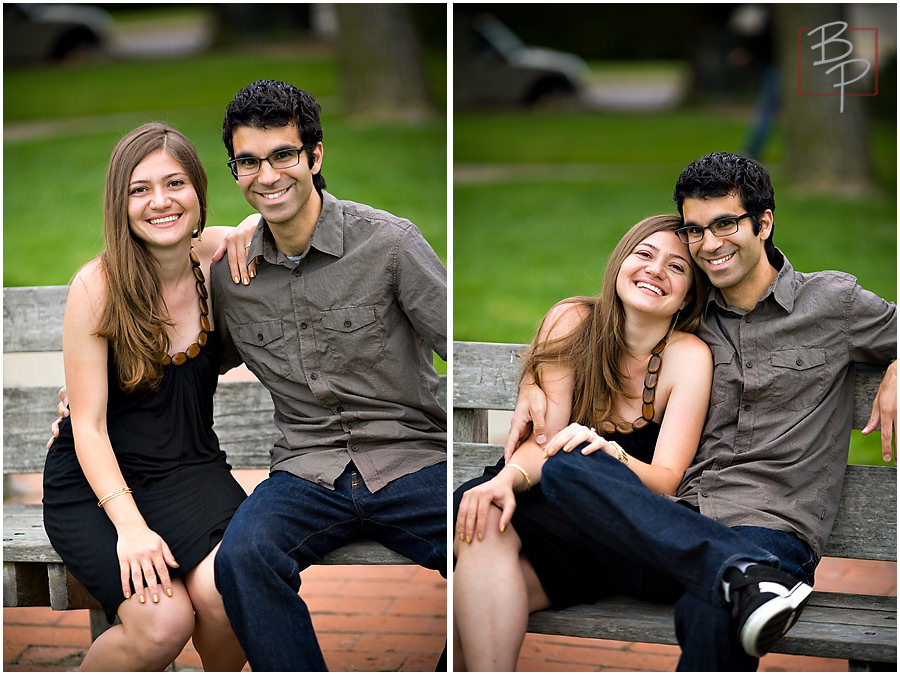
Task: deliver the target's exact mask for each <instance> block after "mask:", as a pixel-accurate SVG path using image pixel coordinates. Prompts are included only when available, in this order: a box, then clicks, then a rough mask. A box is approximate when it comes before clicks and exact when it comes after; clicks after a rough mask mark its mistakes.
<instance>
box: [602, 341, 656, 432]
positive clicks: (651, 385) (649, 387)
mask: <svg viewBox="0 0 900 675" xmlns="http://www.w3.org/2000/svg"><path fill="white" fill-rule="evenodd" d="M666 338H668V335H667V336H666V337H664V338H663V339H662V340H660V341H659V342H658V343H657V345H656V346H655V347H654V348H653V349H651V350H650V361H649V362H648V363H647V374H646V375H645V376H644V395H643V397H642V398H641V400H642V402H643V405H642V406H641V416H640V417H638V418H637V419H636V420H635V421H634V422H631V423H630V424H628V423H625V424H615V423H614V422H612V421H610V420H604V421H603V422H601V423H600V424H598V425H597V429H598V430H599V431H601V432H602V433H605V434H612V433H615V432H619V433H620V434H630V433H631V432H632V431H637V430H638V429H643V428H644V427H645V426H647V425H648V424H649V423H650V422H651V421H652V420H653V401H654V400H656V385H657V383H658V382H659V369H660V368H661V367H662V352H663V349H665V348H666Z"/></svg>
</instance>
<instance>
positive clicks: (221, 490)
mask: <svg viewBox="0 0 900 675" xmlns="http://www.w3.org/2000/svg"><path fill="white" fill-rule="evenodd" d="M206 213H207V206H206V174H205V172H204V170H203V167H202V165H201V164H200V159H199V157H198V156H197V153H196V150H195V149H194V147H193V146H192V145H191V143H190V141H188V139H187V138H185V137H184V136H183V135H182V134H181V133H179V132H178V131H176V130H175V129H172V128H171V127H167V126H165V125H163V124H159V123H150V124H145V125H143V126H141V127H139V128H137V129H135V130H134V131H132V132H130V133H129V134H127V135H126V136H125V137H124V138H123V139H122V140H121V141H120V142H119V143H118V145H117V146H116V148H115V150H114V151H113V153H112V156H111V158H110V162H109V169H108V172H107V178H106V192H105V199H104V228H105V233H106V248H105V250H104V251H103V252H102V253H101V254H100V256H99V257H97V258H96V259H94V260H92V261H91V262H89V263H88V264H87V265H85V266H84V267H83V268H82V269H81V270H80V271H79V272H78V273H77V274H76V275H75V278H74V279H73V281H72V284H71V287H70V290H69V295H68V299H67V302H66V311H65V317H64V320H63V360H64V365H65V373H66V385H67V389H68V396H69V408H70V411H71V415H70V417H69V418H66V419H65V420H63V421H62V422H61V423H60V429H59V432H60V433H59V437H58V438H57V439H56V440H55V441H54V442H53V444H52V446H51V449H50V450H49V452H48V454H47V460H46V465H45V468H44V524H45V527H46V530H47V534H48V535H49V537H50V541H51V543H52V544H53V547H54V548H55V549H56V550H57V552H58V553H59V554H60V556H61V557H62V559H63V561H64V562H65V564H66V567H67V568H68V569H69V570H70V571H71V572H72V574H73V575H74V576H75V577H76V578H77V579H78V580H79V581H81V582H82V583H84V585H85V586H86V587H87V588H88V590H89V591H90V592H91V594H92V595H93V596H94V597H95V598H96V599H97V600H98V601H99V602H100V603H101V605H102V606H103V608H104V610H105V612H106V616H107V619H108V620H109V621H110V622H112V621H113V619H114V618H115V616H116V615H118V617H119V618H120V619H121V625H116V626H113V627H112V628H110V629H109V630H107V631H106V632H104V633H103V634H102V635H101V636H100V637H98V638H97V640H96V641H95V642H94V643H93V644H92V645H91V648H90V649H89V650H88V653H87V655H86V656H85V659H84V662H83V663H82V666H81V668H82V670H88V671H91V670H95V671H96V670H117V671H136V670H162V669H164V668H165V667H166V666H167V665H168V664H169V663H171V662H172V661H173V660H174V659H175V658H176V657H177V656H178V654H179V653H180V652H181V650H182V649H183V647H184V645H185V644H186V643H187V641H188V639H190V638H193V641H194V646H195V647H196V649H197V652H198V653H199V654H200V657H201V659H202V661H203V667H204V669H205V670H207V671H210V670H217V671H222V670H240V669H241V668H242V667H243V664H244V661H245V659H244V655H243V651H242V650H241V647H240V645H239V644H238V643H237V640H236V638H235V636H234V634H233V633H232V631H231V627H230V625H229V623H228V619H227V617H226V616H225V611H224V608H223V606H222V599H221V597H220V596H219V594H218V592H217V591H216V588H215V584H214V582H213V558H214V556H215V552H216V548H217V546H218V542H219V540H220V539H221V537H222V532H223V531H224V530H225V526H226V525H227V524H228V521H229V519H230V518H231V516H232V514H233V513H234V511H235V510H236V509H237V507H238V505H239V504H240V503H241V501H242V500H243V499H244V498H245V496H246V495H245V493H244V491H243V489H242V488H241V487H240V485H238V483H237V482H236V481H235V480H234V478H233V477H232V476H231V472H230V467H229V465H228V464H227V463H226V461H225V455H224V453H223V452H222V451H221V450H220V449H219V445H218V440H217V439H216V436H215V433H214V432H213V430H212V422H213V420H212V397H213V393H214V392H215V389H216V382H217V376H218V370H219V361H220V355H221V345H220V342H219V340H218V338H217V336H216V333H215V330H214V326H212V325H211V318H212V313H211V312H210V307H209V304H210V302H209V299H208V297H207V291H206V285H205V279H206V278H207V276H208V275H209V266H210V259H211V257H212V256H213V254H214V252H216V251H217V249H219V247H220V245H221V244H222V242H223V238H224V237H225V235H226V234H228V233H229V232H232V228H210V229H208V230H205V231H204V225H205V223H206ZM245 222H246V221H245ZM238 230H240V232H239V233H238V237H237V239H238V240H239V241H241V245H243V244H244V243H245V242H248V241H249V238H250V236H251V235H252V230H253V226H252V225H251V224H249V223H247V224H245V225H244V226H242V227H241V228H238ZM201 233H202V234H203V236H201ZM232 250H234V246H232ZM98 507H100V508H98Z"/></svg>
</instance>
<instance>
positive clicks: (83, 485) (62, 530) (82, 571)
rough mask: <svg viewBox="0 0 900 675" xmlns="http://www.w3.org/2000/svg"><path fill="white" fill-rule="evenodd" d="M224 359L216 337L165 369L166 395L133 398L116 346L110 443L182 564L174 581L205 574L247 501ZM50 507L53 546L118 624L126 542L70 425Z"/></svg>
mask: <svg viewBox="0 0 900 675" xmlns="http://www.w3.org/2000/svg"><path fill="white" fill-rule="evenodd" d="M221 353H222V347H221V342H220V341H219V339H218V336H217V335H216V333H215V332H211V333H209V338H208V341H207V344H206V346H205V347H203V349H202V350H201V352H200V354H198V355H197V357H196V358H193V359H188V360H187V362H186V363H184V364H183V365H180V366H176V365H173V364H170V365H168V366H164V369H163V370H164V374H163V379H162V382H161V384H160V387H159V390H158V391H150V390H145V391H139V392H135V393H131V394H126V393H125V392H123V391H122V390H121V388H120V387H119V385H118V379H117V377H116V367H115V364H114V363H113V359H112V350H111V349H110V358H109V367H108V374H107V379H108V382H109V390H108V391H109V395H108V396H109V400H108V404H107V428H108V432H109V438H110V441H111V443H112V447H113V451H114V452H115V454H116V458H117V460H118V462H119V467H120V468H121V470H122V474H123V476H124V477H125V481H126V483H127V484H128V486H129V487H131V488H132V490H133V493H132V496H133V497H134V500H135V502H136V503H137V506H138V508H139V509H140V511H141V515H142V516H143V517H144V520H145V521H146V522H147V525H148V527H150V529H151V530H153V531H154V532H156V533H157V534H159V535H160V536H161V537H162V538H163V539H164V540H165V542H166V543H167V544H168V546H169V548H170V549H171V551H172V555H174V556H175V560H176V561H177V562H178V564H179V567H177V568H170V569H169V574H170V575H171V577H172V578H177V577H179V576H181V575H183V574H185V573H186V572H188V571H190V570H191V569H193V568H194V567H196V565H197V564H198V563H199V562H200V561H202V560H203V559H204V558H205V557H206V556H207V555H208V554H209V552H210V551H211V550H212V549H213V548H215V546H216V544H218V543H219V541H220V540H221V539H222V534H223V532H224V531H225V527H226V525H228V522H229V520H231V517H232V515H233V514H234V512H235V511H236V510H237V508H238V506H239V505H240V504H241V502H242V501H243V500H244V498H245V497H246V494H245V493H244V490H243V488H241V486H240V485H239V484H238V482H237V481H236V480H235V479H234V477H233V476H232V475H231V467H230V466H229V465H228V463H227V462H226V458H225V453H224V452H223V451H222V450H221V449H220V448H219V440H218V438H217V437H216V434H215V432H214V431H213V394H214V393H215V390H216V384H217V382H218V371H219V362H220V360H221ZM43 502H44V527H45V528H46V530H47V534H48V535H49V537H50V543H52V544H53V548H55V549H56V551H57V552H58V553H59V555H60V557H62V559H63V562H65V564H66V567H67V568H68V569H69V571H71V573H72V574H73V575H74V576H75V578H76V579H78V580H79V581H80V582H81V583H83V584H84V585H85V586H86V587H87V589H88V590H89V591H90V592H91V594H92V595H93V596H94V597H95V598H96V599H97V600H98V601H99V602H100V604H101V605H103V609H104V610H105V612H106V617H107V619H108V620H109V621H110V622H112V621H113V619H114V618H115V615H116V612H117V611H118V607H119V605H120V604H121V603H122V602H123V601H124V599H125V597H124V595H123V594H122V584H121V581H120V577H119V559H118V556H117V554H116V542H117V539H118V538H117V535H116V530H115V528H114V527H113V525H112V523H111V522H110V520H109V518H108V517H107V516H106V512H105V511H104V510H103V509H101V508H98V507H97V496H96V495H95V494H94V492H93V490H92V489H91V487H90V485H89V484H88V482H87V479H86V478H85V476H84V473H83V472H82V470H81V465H80V464H79V463H78V458H77V456H76V454H75V442H74V438H73V436H72V425H71V423H70V421H69V419H68V418H66V419H65V420H63V422H62V423H61V424H60V433H59V437H58V438H57V439H56V441H55V442H54V443H53V445H52V446H51V447H50V450H49V451H48V453H47V460H46V462H45V465H44V499H43Z"/></svg>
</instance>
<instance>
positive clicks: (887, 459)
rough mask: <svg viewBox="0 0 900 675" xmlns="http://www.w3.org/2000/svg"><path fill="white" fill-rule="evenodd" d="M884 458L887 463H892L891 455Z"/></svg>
mask: <svg viewBox="0 0 900 675" xmlns="http://www.w3.org/2000/svg"><path fill="white" fill-rule="evenodd" d="M882 457H883V458H884V461H885V462H890V461H891V456H890V455H882Z"/></svg>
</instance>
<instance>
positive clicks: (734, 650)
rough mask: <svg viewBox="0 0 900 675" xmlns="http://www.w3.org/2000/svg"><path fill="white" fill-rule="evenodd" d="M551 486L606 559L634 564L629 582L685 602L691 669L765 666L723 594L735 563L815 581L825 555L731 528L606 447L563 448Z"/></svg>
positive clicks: (625, 568)
mask: <svg viewBox="0 0 900 675" xmlns="http://www.w3.org/2000/svg"><path fill="white" fill-rule="evenodd" d="M541 487H542V489H543V491H544V494H545V495H546V496H547V498H548V499H549V500H550V501H552V502H554V503H555V504H556V505H557V506H558V507H560V508H561V509H562V510H563V511H564V512H566V513H570V514H572V519H573V522H575V523H576V524H577V526H578V527H579V528H580V529H581V530H582V532H583V533H584V536H585V546H586V547H588V548H590V549H591V551H592V553H593V554H594V555H595V556H597V557H598V558H601V559H602V558H604V557H605V556H607V555H609V556H611V557H613V558H620V559H624V560H626V561H628V563H629V564H622V565H620V566H619V567H618V569H617V574H618V575H620V577H621V581H622V584H621V587H622V588H623V589H628V592H629V593H632V594H634V595H636V596H638V597H642V598H643V599H652V597H653V596H654V595H655V596H656V597H658V598H660V599H665V600H668V599H670V598H671V597H672V595H673V594H674V595H677V594H679V593H680V594H681V595H680V597H679V599H678V601H677V602H676V605H675V632H676V635H677V636H678V643H679V644H680V645H681V650H682V654H681V660H680V661H679V664H678V669H679V670H683V671H746V670H756V669H757V667H758V665H759V660H758V659H755V658H753V657H750V656H748V655H747V654H746V653H745V652H744V651H743V649H742V648H741V646H740V643H739V642H737V640H736V639H735V637H734V635H733V634H732V633H733V631H732V629H731V616H730V610H729V607H727V606H726V605H725V603H724V598H723V596H722V591H721V582H722V575H723V573H724V572H725V570H726V568H728V567H729V566H730V565H732V564H734V563H735V562H737V561H740V560H750V561H756V562H765V563H769V564H772V565H776V566H778V567H781V568H782V569H784V570H785V571H786V572H789V573H790V574H792V575H794V576H795V577H797V578H798V579H799V580H802V581H806V582H807V583H810V584H811V583H812V575H813V572H814V570H815V565H816V562H817V561H816V560H815V558H814V556H813V554H812V552H811V551H810V549H809V548H808V547H807V546H806V544H804V543H803V542H802V541H801V540H800V539H798V538H797V537H795V536H794V535H792V534H788V533H786V532H778V531H775V530H770V529H767V528H761V527H735V528H729V527H726V526H725V525H722V524H721V523H718V522H716V521H715V520H712V519H711V518H707V517H706V516H703V515H701V514H699V513H697V512H696V511H694V510H693V509H691V508H690V507H687V506H684V505H682V504H679V503H676V502H673V501H671V500H669V499H666V498H664V497H660V496H659V495H656V494H653V493H652V492H651V491H650V490H649V489H647V487H646V486H645V485H644V484H643V483H642V482H641V481H640V479H639V478H638V477H637V476H636V475H635V474H634V472H633V471H631V470H630V469H629V468H628V467H626V466H625V465H623V464H622V463H620V462H619V461H618V460H616V459H613V458H612V457H610V456H609V455H606V454H604V453H595V454H593V455H588V456H584V455H582V454H581V453H580V452H579V451H578V449H576V450H573V451H572V452H571V453H558V454H557V455H555V456H554V457H551V458H550V459H549V460H548V461H547V462H546V463H545V464H544V467H543V469H542V475H541Z"/></svg>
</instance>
